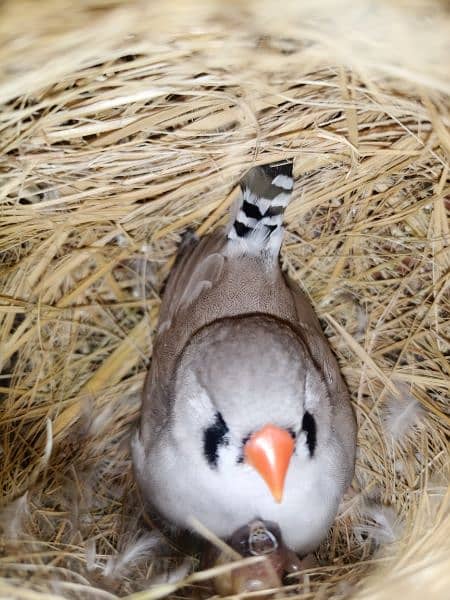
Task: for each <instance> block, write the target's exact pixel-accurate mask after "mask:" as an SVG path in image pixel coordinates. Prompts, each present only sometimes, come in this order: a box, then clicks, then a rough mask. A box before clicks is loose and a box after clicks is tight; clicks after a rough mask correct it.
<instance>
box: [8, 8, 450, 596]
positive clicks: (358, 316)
mask: <svg viewBox="0 0 450 600" xmlns="http://www.w3.org/2000/svg"><path fill="white" fill-rule="evenodd" d="M300 4H301V6H300ZM316 4H318V6H316ZM0 11H1V13H2V14H1V16H0V41H1V44H0V65H1V66H0V69H1V79H0V103H1V109H0V111H1V112H0V127H1V137H0V147H1V150H0V151H1V155H0V173H1V180H2V187H1V190H0V201H1V238H0V244H1V246H0V248H1V252H2V266H1V272H0V277H1V284H0V288H1V301H0V344H1V354H0V359H1V363H2V366H1V368H2V373H3V374H2V379H1V380H0V392H1V394H2V399H1V413H0V436H1V437H0V459H1V461H0V485H1V490H2V491H1V506H2V508H1V509H0V510H1V512H0V531H1V532H2V533H1V538H0V597H2V598H24V599H25V598H26V599H34V598H41V597H45V598H50V597H52V598H53V597H54V598H56V597H58V598H61V597H64V598H67V597H77V598H83V599H86V598H116V597H117V596H123V595H126V594H128V593H132V592H136V591H138V590H145V589H148V588H149V585H150V584H155V583H157V582H161V581H164V580H167V579H168V580H169V581H170V582H171V583H169V584H166V586H165V587H157V588H155V589H152V590H151V591H148V592H146V593H145V594H144V595H143V596H139V598H152V597H157V596H162V595H164V594H174V593H175V592H176V591H177V590H178V588H179V587H180V585H181V584H180V583H176V582H175V581H176V579H177V578H180V577H182V575H183V573H186V572H187V571H188V570H189V569H190V568H191V563H190V562H189V560H188V559H182V560H181V564H180V557H178V562H176V558H175V556H174V554H173V552H172V551H171V550H170V548H169V547H167V545H166V544H165V543H164V541H161V540H160V539H159V538H158V536H157V534H156V533H155V532H154V531H153V532H152V531H151V530H150V529H149V528H147V526H146V525H145V519H144V518H143V516H142V510H141V507H140V502H139V499H138V497H137V492H136V489H135V486H134V482H133V477H132V473H131V465H130V452H129V435H130V431H131V428H132V425H133V422H134V421H135V419H136V417H137V415H138V409H139V393H140V389H141V387H142V383H143V378H144V374H145V371H146V368H147V366H148V361H149V360H150V357H151V341H152V334H153V332H154V326H155V323H156V319H157V313H158V307H159V290H160V289H161V286H162V283H163V281H164V279H165V277H166V275H167V273H168V271H169V269H170V265H171V261H172V259H173V256H174V252H175V250H176V246H177V243H178V241H179V239H180V235H181V234H182V233H183V232H184V231H185V230H186V229H187V228H193V229H195V230H196V231H197V232H198V233H199V234H200V235H203V234H205V233H207V232H208V231H210V230H211V229H212V228H214V227H215V226H216V225H217V224H218V223H219V222H221V221H223V220H224V219H226V209H227V208H228V206H229V205H230V204H231V202H232V201H233V199H234V197H235V194H236V184H237V182H238V181H239V179H240V177H241V176H242V175H243V174H244V173H245V171H246V170H247V169H248V168H249V167H250V166H251V165H252V164H254V163H255V162H257V163H266V162H270V161H275V160H279V159H280V158H285V157H294V158H295V169H294V173H295V180H296V184H295V189H294V198H293V202H292V204H291V205H290V206H289V209H288V211H287V215H286V223H287V234H286V239H285V245H284V248H283V256H282V259H283V264H284V267H285V268H286V269H287V270H288V272H289V273H290V275H291V276H293V277H294V278H295V279H296V280H297V281H299V282H300V283H301V284H302V286H303V288H304V289H305V291H306V292H307V294H308V295H309V297H310V298H311V300H312V302H313V303H314V305H315V308H316V310H317V312H318V314H319V316H320V318H321V320H322V323H323V325H324V328H325V330H326V333H327V335H328V337H329V339H330V342H331V344H332V346H333V348H334V350H335V352H336V354H337V356H338V359H339V362H340V364H341V367H342V371H343V374H344V375H345V377H346V380H347V382H348V385H349V388H350V390H351V393H352V398H353V402H354V407H355V411H356V413H357V417H358V423H359V440H358V441H359V451H358V460H357V469H356V476H355V482H354V486H353V494H352V495H351V497H349V498H348V499H347V501H346V503H345V504H344V506H343V507H342V510H341V513H340V515H339V517H338V519H337V522H336V524H335V526H334V528H333V530H332V531H331V532H330V535H329V539H328V540H327V541H326V542H325V543H324V544H323V545H322V546H321V548H320V551H319V554H318V557H319V560H320V565H321V566H320V567H318V568H315V569H313V570H312V571H311V573H310V575H309V576H308V578H307V579H306V580H305V581H304V582H303V583H302V584H301V585H300V586H298V585H296V584H295V582H293V584H292V586H293V587H292V589H294V590H295V591H296V593H297V595H298V597H299V598H310V597H312V596H313V595H315V594H317V596H316V597H321V598H324V597H327V598H338V597H339V598H340V597H344V596H348V597H350V598H354V599H355V600H356V599H360V600H363V599H364V600H369V599H374V600H375V599H376V600H381V599H384V598H386V599H387V598H393V597H399V596H400V594H402V595H406V594H408V596H409V598H411V599H412V598H422V597H423V596H424V595H426V596H427V597H428V598H430V599H431V598H433V599H438V598H443V597H444V595H445V593H446V591H447V592H448V589H449V588H450V558H449V557H450V545H449V544H450V541H449V540H450V518H449V510H448V509H449V499H448V496H446V495H445V491H446V488H447V485H448V452H447V442H446V439H447V438H446V436H447V435H448V432H449V417H448V391H449V363H448V361H447V358H446V353H447V352H448V348H449V346H448V340H449V306H448V267H449V262H450V258H449V252H448V241H449V227H448V221H447V211H448V208H449V205H448V196H446V194H448V162H447V159H448V151H449V149H450V137H449V134H448V126H449V123H450V119H449V114H448V107H449V102H448V96H447V94H448V92H449V90H450V81H449V77H448V75H449V73H448V62H447V59H446V57H448V56H449V52H448V40H449V39H450V36H449V35H448V32H449V23H450V17H449V13H448V3H447V2H431V3H430V2H425V1H423V2H421V1H419V0H416V1H413V2H399V1H397V2H390V3H387V2H381V1H380V2H358V3H352V2H349V1H345V0H340V1H338V0H334V1H331V0H324V1H323V2H322V3H314V2H309V1H305V2H302V3H298V2H290V1H289V2H286V3H285V4H283V5H282V6H281V5H280V3H279V2H275V1H274V0H262V1H260V2H245V3H244V2H242V3H241V2H238V1H237V0H235V1H233V2H229V3H222V2H212V1H209V2H194V1H191V2H189V1H185V2H169V3H168V2H160V1H158V0H155V1H154V2H146V1H140V2H139V1H137V0H133V1H130V2H126V3H124V2H119V1H113V0H111V1H102V0H83V1H79V2H77V3H72V2H69V1H63V0H61V1H58V2H56V1H50V0H45V1H42V2H39V3H36V2H25V1H22V0H21V1H17V0H16V1H13V0H10V1H6V2H3V3H2V4H1V7H0ZM424 24H425V25H424ZM180 501H182V499H180ZM205 579H206V576H205V575H204V574H202V573H200V574H194V575H191V576H190V579H189V581H188V583H189V584H190V585H189V586H188V587H187V588H184V589H185V593H187V594H190V595H192V594H194V595H198V594H208V591H207V589H206V590H205V591H203V592H202V586H203V582H204V581H205ZM174 582H175V583H174ZM176 593H177V594H180V591H177V592H176Z"/></svg>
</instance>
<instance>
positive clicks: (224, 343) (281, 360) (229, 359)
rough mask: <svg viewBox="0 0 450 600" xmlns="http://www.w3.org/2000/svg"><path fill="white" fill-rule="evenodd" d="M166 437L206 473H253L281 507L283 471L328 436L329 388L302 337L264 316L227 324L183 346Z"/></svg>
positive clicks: (207, 329)
mask: <svg viewBox="0 0 450 600" xmlns="http://www.w3.org/2000/svg"><path fill="white" fill-rule="evenodd" d="M173 394H174V397H175V398H174V401H175V403H176V407H175V410H174V415H175V419H174V422H173V423H172V430H171V435H172V436H173V438H174V442H175V444H177V446H178V447H179V448H180V449H181V451H183V452H185V453H186V454H188V455H189V456H192V460H193V461H197V463H199V464H201V463H203V464H204V465H205V468H209V469H211V472H218V473H220V472H221V471H224V470H227V472H228V473H230V472H231V470H232V472H233V473H234V474H235V475H237V474H238V473H239V471H240V470H243V469H247V470H248V469H253V470H255V471H256V472H257V473H258V474H259V476H261V477H262V478H263V479H264V481H265V482H266V484H267V486H268V488H269V489H270V492H271V493H272V496H273V498H274V501H276V502H281V501H282V499H283V489H284V482H285V478H286V475H287V473H288V471H289V466H290V464H291V463H292V460H293V457H294V456H295V457H296V462H297V463H299V464H301V463H303V462H304V463H307V462H309V461H313V460H315V459H316V457H317V454H318V453H319V452H320V446H321V445H326V441H327V438H328V437H329V436H330V432H331V424H330V422H331V408H330V402H329V397H328V391H327V387H326V385H325V382H324V381H323V378H322V376H321V374H320V372H319V370H318V369H317V367H316V366H315V364H314V361H313V360H312V359H311V356H310V354H309V352H308V351H307V349H306V346H305V344H304V343H303V342H302V339H301V337H300V336H299V334H298V333H297V332H295V331H294V330H293V329H292V328H291V327H290V326H289V325H288V324H286V323H284V322H283V321H280V320H279V319H276V318H274V317H269V316H265V315H252V316H246V317H240V318H227V319H222V320H220V321H217V322H214V323H213V324H211V325H209V326H207V327H205V328H203V329H201V330H200V331H199V332H198V333H197V334H196V335H195V336H193V338H192V339H191V340H190V342H189V343H188V344H187V346H186V347H185V349H184V351H183V354H182V356H181V359H180V361H179V366H178V369H177V373H176V378H175V381H174V389H173Z"/></svg>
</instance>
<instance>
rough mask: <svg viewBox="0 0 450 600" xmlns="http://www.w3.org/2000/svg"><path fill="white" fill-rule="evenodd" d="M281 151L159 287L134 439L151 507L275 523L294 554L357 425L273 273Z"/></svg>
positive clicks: (327, 519) (192, 242)
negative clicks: (223, 222) (223, 221)
mask: <svg viewBox="0 0 450 600" xmlns="http://www.w3.org/2000/svg"><path fill="white" fill-rule="evenodd" d="M293 187H294V178H293V160H292V159H289V160H284V161H278V162H276V163H273V162H272V163H270V164H262V165H261V164H259V165H256V166H253V167H252V168H250V170H249V171H248V172H247V173H246V174H245V176H244V177H243V178H242V180H241V181H240V193H239V198H238V200H237V202H236V204H235V207H234V210H233V211H232V214H231V218H230V219H229V222H228V224H227V225H226V226H225V227H218V228H217V229H216V230H215V231H213V232H212V233H210V234H208V235H205V236H203V237H201V238H198V237H197V236H196V235H195V234H193V233H188V234H186V235H185V237H184V238H183V240H182V242H181V244H180V246H179V250H178V254H177V258H176V260H175V263H174V266H173V268H172V270H171V272H170V273H169V276H168V279H167V283H166V285H165V289H164V292H163V297H162V302H161V307H160V315H159V321H158V326H157V331H156V336H155V340H154V345H153V354H152V359H151V365H150V368H149V370H148V373H147V377H146V381H145V384H144V391H143V396H142V406H141V411H140V417H139V423H138V426H137V428H136V431H135V434H134V436H133V438H132V457H133V466H134V473H135V478H136V480H137V484H138V488H139V490H140V493H141V496H142V498H143V500H144V503H145V505H146V507H148V510H149V512H150V513H151V512H152V511H154V514H155V515H157V516H158V518H160V519H161V520H162V522H163V523H166V524H168V526H169V527H173V528H176V529H178V530H182V531H188V532H189V531H191V532H192V531H194V525H193V523H195V521H197V522H198V521H199V522H200V523H201V524H202V525H203V526H204V527H206V528H207V529H208V530H210V531H211V532H212V533H213V534H214V535H216V536H218V537H220V538H222V539H223V540H227V539H229V538H230V537H231V536H232V534H233V532H234V531H236V530H238V529H239V528H240V527H242V526H244V525H245V524H246V523H249V522H251V521H252V520H254V519H262V520H265V521H268V522H273V523H276V524H277V526H278V527H279V528H280V531H281V535H282V538H283V540H284V543H285V544H286V545H287V546H288V547H289V548H291V549H293V550H294V551H295V552H297V553H298V554H299V555H306V554H308V553H309V552H311V551H313V550H315V549H316V548H317V547H318V545H319V544H320V543H321V542H322V541H323V540H324V538H326V536H327V533H328V531H329V528H330V527H331V525H332V524H333V522H334V520H335V518H336V514H337V511H338V507H339V503H340V501H341V500H342V497H343V495H344V493H345V491H346V489H347V488H348V487H349V486H350V484H351V481H352V478H353V474H354V466H355V451H356V422H355V416H354V412H353V409H352V406H351V402H350V398H349V392H348V390H347V387H346V384H345V382H344V380H343V378H342V375H341V373H340V370H339V365H338V362H337V360H336V358H335V356H334V354H333V352H332V350H331V347H330V345H329V343H328V340H327V338H326V336H325V335H324V333H323V330H322V327H321V325H320V322H319V320H318V317H317V316H316V314H315V312H314V310H313V308H312V306H311V304H310V302H309V300H308V299H307V297H306V295H305V293H304V292H303V291H302V290H301V288H300V287H299V285H298V284H297V283H296V282H294V281H293V280H292V279H291V278H290V277H288V275H287V274H286V273H285V272H284V271H283V270H282V267H281V261H280V248H281V245H282V241H283V237H284V225H283V216H284V212H285V209H286V207H287V205H288V203H289V201H290V200H291V198H292V191H293Z"/></svg>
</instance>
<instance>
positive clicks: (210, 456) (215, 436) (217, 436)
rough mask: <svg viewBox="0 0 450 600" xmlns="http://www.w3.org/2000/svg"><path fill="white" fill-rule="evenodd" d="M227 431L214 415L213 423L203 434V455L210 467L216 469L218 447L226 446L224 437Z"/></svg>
mask: <svg viewBox="0 0 450 600" xmlns="http://www.w3.org/2000/svg"><path fill="white" fill-rule="evenodd" d="M228 431H229V430H228V427H227V424H226V423H225V421H224V420H223V417H222V415H221V414H220V413H219V412H218V413H216V415H215V418H214V423H213V424H212V425H210V426H209V427H208V428H207V429H205V431H204V432H203V453H204V455H205V457H206V460H207V461H208V463H209V465H210V466H211V467H217V460H218V458H219V446H226V445H227V443H228V440H227V438H226V437H225V436H226V434H227V433H228Z"/></svg>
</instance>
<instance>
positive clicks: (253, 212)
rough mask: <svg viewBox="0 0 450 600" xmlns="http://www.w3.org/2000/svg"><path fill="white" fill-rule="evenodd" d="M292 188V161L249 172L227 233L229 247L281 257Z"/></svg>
mask: <svg viewBox="0 0 450 600" xmlns="http://www.w3.org/2000/svg"><path fill="white" fill-rule="evenodd" d="M293 185H294V180H293V178H292V160H289V161H283V162H282V163H276V164H270V165H263V166H258V167H253V168H252V169H250V171H249V172H248V173H247V174H246V175H245V177H244V178H243V179H242V181H241V189H242V194H241V197H240V199H239V203H238V205H237V207H236V212H235V217H234V220H233V221H232V222H231V224H230V229H229V231H228V240H229V241H230V245H231V246H232V247H233V248H235V249H236V250H237V251H238V252H242V253H245V254H260V253H262V252H264V253H266V254H269V255H278V252H279V250H280V246H281V242H282V239H283V229H284V228H283V214H284V211H285V208H286V206H287V205H288V204H289V201H290V199H291V194H292V188H293Z"/></svg>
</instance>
